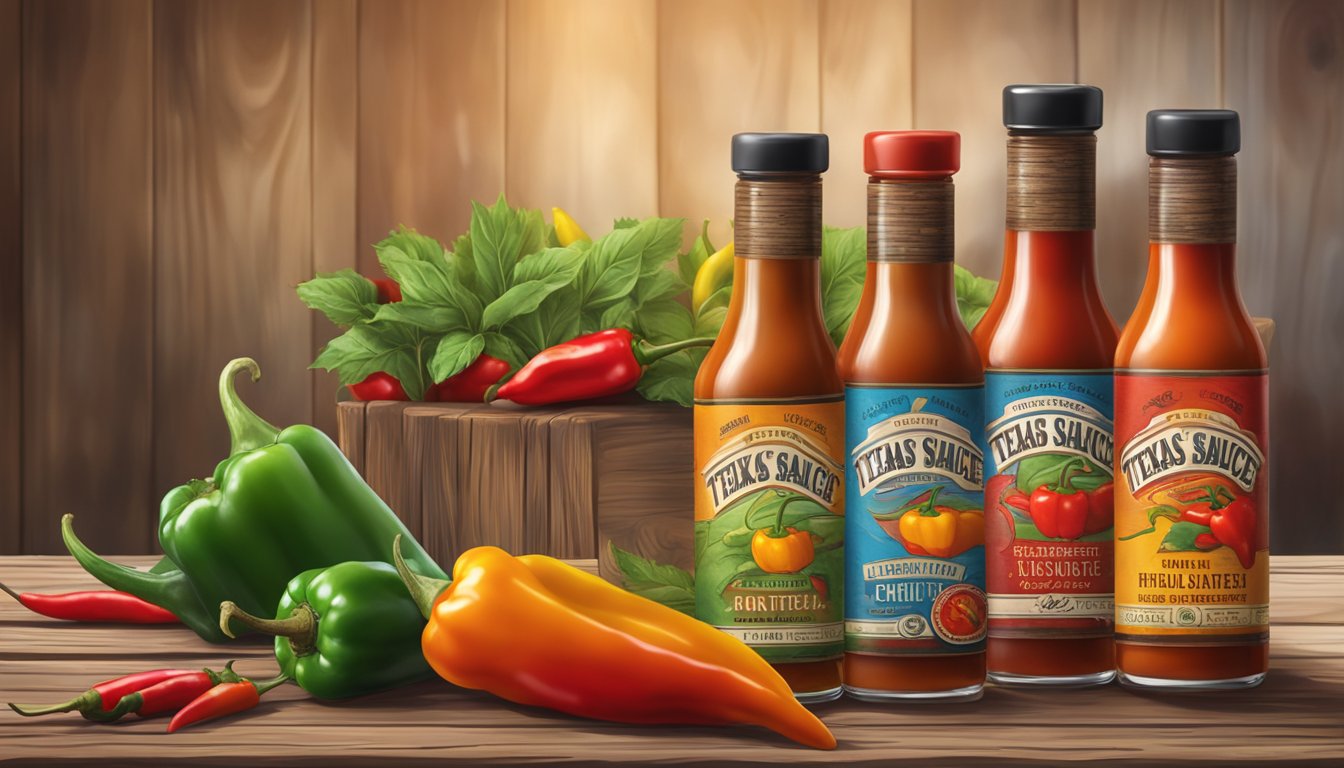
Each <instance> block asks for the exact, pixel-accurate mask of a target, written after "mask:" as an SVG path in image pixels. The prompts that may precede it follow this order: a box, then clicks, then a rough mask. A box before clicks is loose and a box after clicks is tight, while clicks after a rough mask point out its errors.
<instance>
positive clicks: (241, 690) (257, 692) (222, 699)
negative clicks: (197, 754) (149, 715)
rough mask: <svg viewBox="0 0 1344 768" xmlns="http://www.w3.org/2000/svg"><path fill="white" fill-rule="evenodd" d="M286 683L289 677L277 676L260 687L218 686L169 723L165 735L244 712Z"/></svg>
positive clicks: (249, 683) (243, 683)
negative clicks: (265, 694) (273, 689)
mask: <svg viewBox="0 0 1344 768" xmlns="http://www.w3.org/2000/svg"><path fill="white" fill-rule="evenodd" d="M288 680H289V676H288V675H280V676H279V677H274V678H271V679H270V680H267V681H265V682H262V683H254V682H252V681H251V680H248V679H247V678H242V679H241V680H239V681H237V682H227V683H220V684H219V685H216V686H215V687H213V688H211V689H210V690H208V691H206V692H204V693H202V694H201V695H200V696H197V697H196V698H195V699H194V700H192V702H191V703H190V704H187V705H186V706H185V707H183V708H182V709H181V710H180V711H178V713H177V714H176V715H173V719H172V721H171V722H169V723H168V732H169V733H173V732H175V731H177V730H179V729H181V728H185V727H187V726H188V725H196V724H198V723H206V722H209V721H211V720H217V719H219V718H221V717H228V716H229V715H236V714H238V713H239V712H246V711H247V710H249V709H251V708H253V707H255V706H257V704H258V703H260V702H261V696H262V694H264V693H266V692H267V691H269V690H271V689H272V688H274V687H276V686H278V685H280V684H281V683H284V682H287V681H288Z"/></svg>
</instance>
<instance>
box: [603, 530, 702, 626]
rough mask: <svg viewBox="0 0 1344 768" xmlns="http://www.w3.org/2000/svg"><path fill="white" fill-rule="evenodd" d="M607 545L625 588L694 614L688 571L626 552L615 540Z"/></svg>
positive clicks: (691, 584) (693, 585) (693, 590)
mask: <svg viewBox="0 0 1344 768" xmlns="http://www.w3.org/2000/svg"><path fill="white" fill-rule="evenodd" d="M607 545H608V547H609V549H610V551H611V557H612V559H613V560H614V561H615V562H616V570H617V571H619V572H620V574H621V581H622V583H623V584H624V585H625V588H626V589H628V590H630V591H631V592H633V593H635V594H636V595H639V596H641V597H645V598H648V599H649V600H653V601H654V602H657V603H662V604H663V605H666V606H667V607H669V608H672V609H673V610H677V611H681V612H682V613H685V614H690V615H694V613H695V582H694V581H693V580H692V578H691V574H690V572H689V571H687V570H685V569H683V568H678V567H676V566H675V565H665V564H663V563H656V562H654V561H652V560H649V559H648V558H644V557H640V556H639V555H636V554H635V553H633V552H627V551H625V550H623V549H621V548H620V547H618V546H616V542H614V541H608V542H607Z"/></svg>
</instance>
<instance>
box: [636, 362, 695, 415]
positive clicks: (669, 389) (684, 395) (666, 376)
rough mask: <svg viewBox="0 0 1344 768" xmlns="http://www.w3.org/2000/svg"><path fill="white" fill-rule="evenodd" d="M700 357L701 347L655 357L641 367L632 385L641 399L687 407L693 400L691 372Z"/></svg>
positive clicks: (693, 378) (693, 374) (692, 374)
mask: <svg viewBox="0 0 1344 768" xmlns="http://www.w3.org/2000/svg"><path fill="white" fill-rule="evenodd" d="M704 358H705V350H703V349H687V350H682V351H681V352H678V353H676V354H674V355H668V356H667V357H664V358H663V359H661V360H656V361H654V363H653V365H650V366H649V368H648V370H646V371H644V376H643V377H642V378H640V380H639V384H638V386H637V387H636V389H637V391H638V392H639V394H640V395H641V396H642V397H643V398H644V399H645V400H652V401H654V402H668V403H677V404H678V405H682V406H685V407H687V408H690V407H691V406H692V405H694V404H695V398H694V396H693V392H694V385H695V373H696V371H698V370H700V361H701V360H703V359H704Z"/></svg>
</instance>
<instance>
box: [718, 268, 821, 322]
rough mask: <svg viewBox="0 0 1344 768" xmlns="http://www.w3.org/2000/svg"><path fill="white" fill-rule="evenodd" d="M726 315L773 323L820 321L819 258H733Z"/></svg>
mask: <svg viewBox="0 0 1344 768" xmlns="http://www.w3.org/2000/svg"><path fill="white" fill-rule="evenodd" d="M809 310H810V311H809ZM728 314H729V315H730V316H732V315H736V316H738V317H739V318H749V319H751V320H756V321H766V322H767V323H769V324H774V325H788V324H790V323H791V322H792V321H793V320H794V319H799V318H806V319H807V321H808V322H817V323H820V322H821V260H820V259H753V258H745V257H742V256H739V257H737V258H736V259H734V261H733V290H732V297H731V299H730V300H729V302H728Z"/></svg>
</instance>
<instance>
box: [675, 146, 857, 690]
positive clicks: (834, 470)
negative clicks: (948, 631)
mask: <svg viewBox="0 0 1344 768" xmlns="http://www.w3.org/2000/svg"><path fill="white" fill-rule="evenodd" d="M828 164H829V145H828V140H827V138H826V136H825V135H823V134H798V133H744V134H738V135H736V136H734V137H733V143H732V165H733V170H734V171H736V172H737V174H738V181H737V188H736V204H735V209H736V210H735V217H734V218H735V224H734V234H735V241H736V256H735V259H734V264H733V289H732V296H731V298H730V300H729V305H728V314H727V316H726V318H725V319H724V323H723V328H722V329H721V330H720V332H719V336H718V339H717V340H716V341H715V342H714V346H713V347H711V348H710V350H709V353H708V354H707V355H706V356H705V360H704V363H702V364H701V366H700V371H699V373H698V375H697V376H696V379H695V408H694V431H695V440H694V442H695V466H696V473H697V475H696V489H695V589H696V601H695V603H696V605H695V612H696V616H697V617H698V618H700V619H701V620H703V621H705V622H707V623H709V624H712V625H714V626H716V627H718V628H720V629H722V630H723V631H725V632H728V633H730V634H732V635H733V636H735V637H737V638H738V639H740V640H742V641H743V642H745V643H746V644H747V645H750V646H751V647H752V648H754V649H756V651H757V652H758V653H760V654H761V655H762V656H763V657H764V658H765V659H766V660H767V661H769V662H770V663H771V664H772V665H774V666H775V668H776V669H778V670H779V672H780V674H781V675H782V676H783V677H784V679H785V680H786V681H788V683H789V685H790V687H792V689H793V691H794V693H795V695H797V697H798V699H799V700H801V701H804V702H813V701H826V700H830V699H834V698H837V697H838V696H839V695H840V693H841V687H840V659H841V656H842V655H843V652H844V625H843V621H842V612H841V606H843V605H844V550H843V542H844V519H843V517H842V515H843V514H844V509H845V500H844V497H845V487H844V463H843V462H844V451H845V422H844V388H843V386H842V384H841V382H840V376H839V374H838V373H837V372H836V367H835V345H834V344H833V343H832V341H831V338H830V335H829V333H827V330H826V326H825V323H824V321H823V319H822V314H821V286H820V282H821V274H820V273H821V261H820V259H821V173H822V172H823V171H825V170H826V168H827V166H828Z"/></svg>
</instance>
